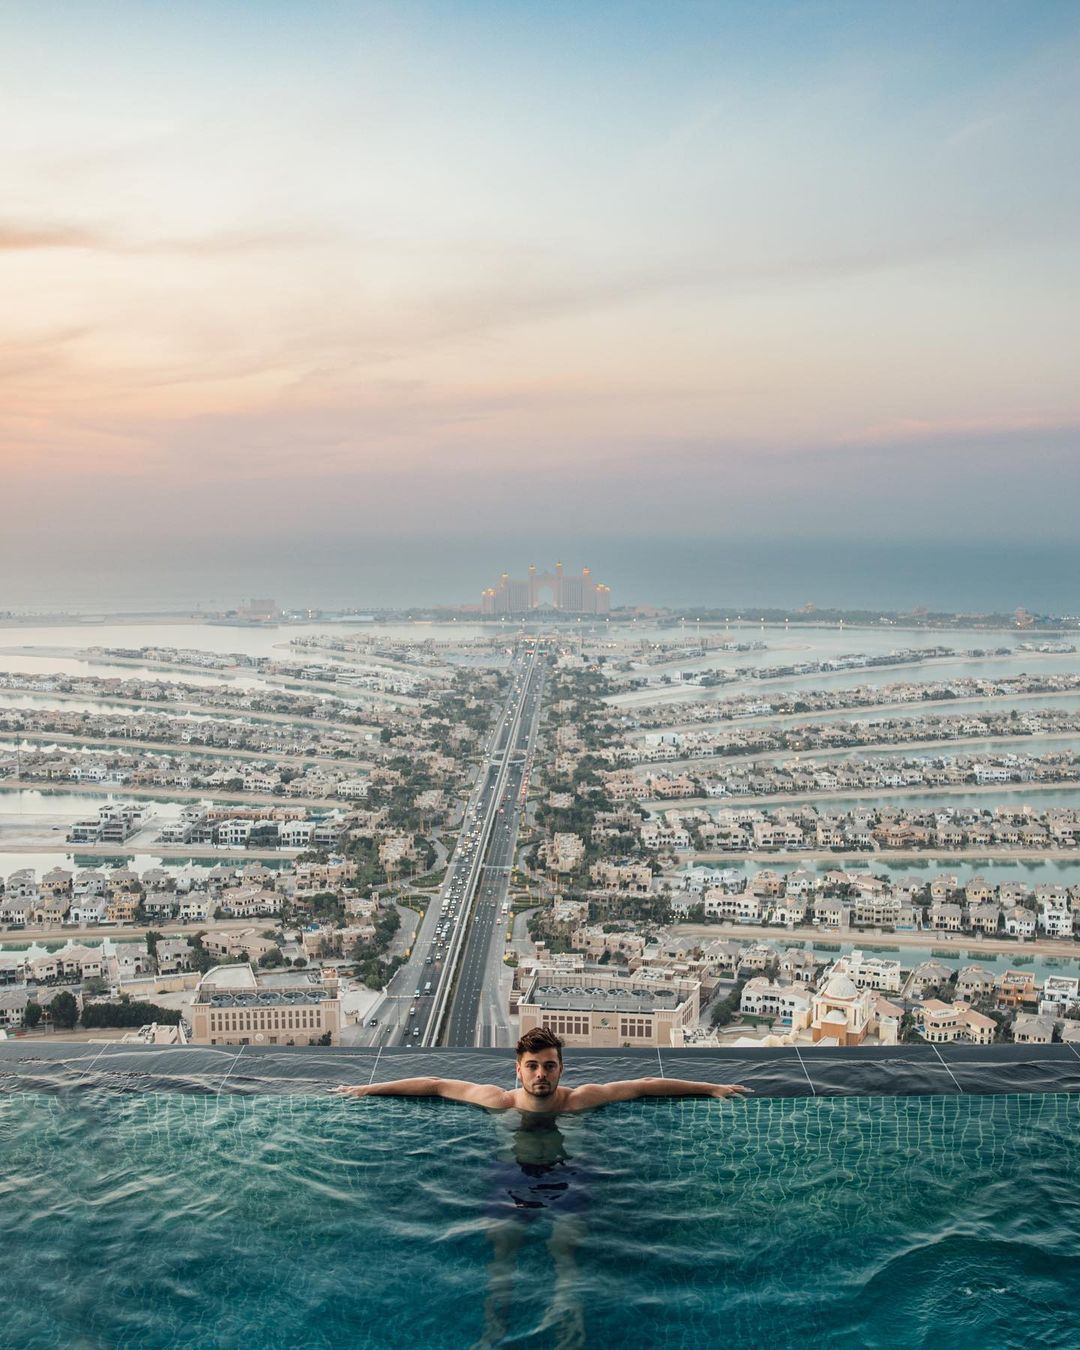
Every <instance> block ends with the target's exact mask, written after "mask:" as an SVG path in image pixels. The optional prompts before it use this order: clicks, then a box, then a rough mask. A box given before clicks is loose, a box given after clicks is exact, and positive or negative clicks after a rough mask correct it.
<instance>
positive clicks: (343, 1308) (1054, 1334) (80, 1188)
mask: <svg viewBox="0 0 1080 1350" xmlns="http://www.w3.org/2000/svg"><path fill="white" fill-rule="evenodd" d="M521 1125H522V1121H521V1118H520V1117H517V1116H516V1114H514V1113H508V1114H507V1115H505V1116H498V1117H496V1116H492V1115H488V1114H486V1113H484V1112H481V1111H478V1110H476V1109H475V1108H470V1107H466V1106H461V1105H456V1104H450V1103H445V1102H436V1101H426V1100H425V1101H403V1100H395V1099H370V1100H368V1101H365V1102H361V1103H355V1102H354V1103H346V1102H343V1101H341V1100H338V1099H335V1098H330V1097H325V1098H313V1097H310V1096H304V1097H299V1096H298V1097H270V1096H234V1097H221V1098H218V1097H213V1096H185V1095H181V1094H167V1093H155V1092H152V1091H147V1092H131V1093H115V1094H101V1093H99V1092H96V1091H95V1092H89V1093H83V1094H81V1095H79V1094H74V1093H69V1094H66V1095H60V1096H46V1095H39V1094H13V1095H10V1096H6V1097H4V1098H0V1160H2V1161H0V1198H2V1203H3V1212H4V1219H5V1223H4V1258H3V1278H2V1279H0V1327H2V1328H3V1331H2V1333H0V1338H2V1341H3V1344H4V1346H5V1347H6V1350H46V1348H47V1350H52V1348H53V1347H55V1346H57V1345H64V1346H78V1347H80V1350H106V1348H108V1350H121V1348H123V1350H136V1348H137V1350H174V1348H175V1347H195V1346H198V1347H202V1348H204V1350H218V1348H220V1350H225V1347H244V1348H245V1350H263V1347H275V1348H276V1347H291V1348H295V1347H309V1346H310V1347H331V1346H334V1347H340V1346H349V1347H355V1348H356V1350H361V1348H364V1347H402V1350H406V1348H407V1350H418V1348H419V1347H423V1348H424V1350H429V1348H430V1350H440V1348H441V1347H447V1348H448V1350H449V1348H450V1347H454V1350H457V1348H458V1347H462V1346H474V1345H485V1344H486V1345H496V1344H498V1345H504V1346H520V1347H525V1346H530V1347H532V1346H535V1347H540V1346H564V1347H569V1346H583V1345H584V1346H596V1347H607V1346H611V1345H618V1344H621V1343H622V1344H627V1345H642V1346H664V1347H671V1350H682V1347H686V1350H690V1348H691V1347H694V1350H697V1347H699V1346H701V1345H723V1346H725V1347H744V1346H745V1347H750V1346H753V1347H760V1346H762V1345H768V1346H770V1347H776V1350H783V1348H784V1347H795V1346H803V1345H814V1346H819V1347H832V1346H852V1345H856V1346H860V1347H869V1348H870V1350H874V1348H876V1347H882V1350H884V1347H890V1350H892V1348H893V1347H915V1346H928V1347H929V1346H932V1347H935V1350H985V1347H987V1346H994V1347H1074V1346H1076V1345H1077V1344H1080V1260H1078V1258H1080V1098H1077V1097H1075V1096H1068V1095H1043V1096H1023V1097H1014V1096H1000V1097H978V1096H962V1097H896V1098H856V1097H849V1098H829V1099H806V1098H803V1099H780V1100H766V1099H761V1100H750V1101H747V1102H730V1101H693V1102H691V1101H673V1100H659V1101H650V1102H635V1103H626V1104H623V1105H621V1106H617V1107H611V1108H608V1109H607V1110H605V1111H602V1112H597V1113H595V1114H593V1115H591V1116H587V1117H576V1118H575V1117H569V1118H568V1117H563V1118H561V1119H560V1120H559V1121H558V1122H557V1128H556V1129H554V1130H552V1129H550V1128H546V1129H542V1130H537V1129H522V1128H521ZM515 1197H516V1200H515Z"/></svg>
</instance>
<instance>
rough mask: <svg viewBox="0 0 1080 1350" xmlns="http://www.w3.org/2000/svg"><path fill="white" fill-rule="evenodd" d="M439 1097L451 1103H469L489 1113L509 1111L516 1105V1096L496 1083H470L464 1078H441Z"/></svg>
mask: <svg viewBox="0 0 1080 1350" xmlns="http://www.w3.org/2000/svg"><path fill="white" fill-rule="evenodd" d="M439 1096H440V1097H443V1098H445V1099H446V1100H447V1101H451V1102H468V1103H469V1104H470V1105H471V1106H484V1107H486V1108H487V1109H488V1110H489V1111H508V1110H509V1109H510V1107H512V1106H513V1105H514V1094H513V1093H512V1092H507V1090H506V1089H505V1088H501V1087H498V1086H497V1085H496V1084H495V1083H469V1082H466V1081H465V1080H464V1079H462V1078H441V1079H440V1080H439Z"/></svg>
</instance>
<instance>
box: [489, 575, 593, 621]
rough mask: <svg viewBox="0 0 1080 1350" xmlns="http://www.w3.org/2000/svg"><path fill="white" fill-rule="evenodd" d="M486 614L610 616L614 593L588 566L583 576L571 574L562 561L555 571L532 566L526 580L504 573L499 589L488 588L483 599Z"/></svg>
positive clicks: (496, 587)
mask: <svg viewBox="0 0 1080 1350" xmlns="http://www.w3.org/2000/svg"><path fill="white" fill-rule="evenodd" d="M480 609H481V613H483V614H493V615H495V614H532V613H534V612H538V611H539V612H542V613H551V612H557V613H561V614H607V613H609V611H610V609H611V590H610V588H609V587H607V586H605V585H604V583H603V582H602V581H594V580H593V577H592V573H591V572H590V570H589V569H588V568H587V567H583V568H582V569H581V575H580V576H571V575H568V574H567V573H566V572H564V570H563V565H562V563H561V562H558V563H556V564H555V571H554V572H538V571H537V569H536V566H535V564H532V565H530V567H529V575H528V577H527V578H525V580H523V581H518V580H515V579H514V578H512V577H511V576H510V574H509V572H504V573H503V574H502V576H501V577H500V578H499V583H498V585H497V586H489V587H488V588H487V590H485V591H483V592H482V593H481V596H480Z"/></svg>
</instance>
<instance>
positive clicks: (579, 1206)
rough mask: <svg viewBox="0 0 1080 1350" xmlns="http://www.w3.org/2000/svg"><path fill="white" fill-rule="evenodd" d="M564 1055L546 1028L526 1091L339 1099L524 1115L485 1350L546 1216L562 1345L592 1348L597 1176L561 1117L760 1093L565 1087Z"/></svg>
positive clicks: (495, 1183) (487, 1087) (500, 1207)
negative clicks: (589, 1242)
mask: <svg viewBox="0 0 1080 1350" xmlns="http://www.w3.org/2000/svg"><path fill="white" fill-rule="evenodd" d="M562 1049H563V1043H562V1041H561V1040H560V1039H559V1037H558V1036H556V1035H555V1034H554V1032H551V1031H548V1030H547V1029H546V1028H543V1027H538V1028H536V1029H535V1030H533V1031H529V1032H526V1034H525V1035H524V1036H522V1038H521V1040H520V1041H518V1043H517V1081H518V1086H517V1087H516V1088H514V1089H513V1090H512V1091H507V1090H506V1089H505V1088H501V1087H496V1086H495V1085H494V1084H482V1083H470V1082H467V1081H465V1080H463V1079H457V1078H399V1079H397V1080H395V1081H394V1082H391V1083H372V1084H369V1085H368V1086H366V1087H344V1086H342V1087H339V1088H337V1089H335V1091H336V1092H338V1093H339V1094H340V1095H341V1096H343V1097H444V1098H446V1099H447V1100H448V1101H453V1102H468V1103H469V1104H470V1105H473V1106H482V1107H485V1108H486V1109H487V1110H489V1111H495V1112H513V1111H515V1110H516V1111H517V1112H518V1116H517V1117H516V1119H517V1120H518V1125H517V1127H516V1128H514V1129H513V1132H512V1136H511V1138H510V1141H509V1142H510V1146H511V1147H510V1151H511V1152H512V1154H513V1157H512V1158H507V1157H504V1159H503V1160H502V1161H499V1162H497V1163H496V1164H495V1165H494V1171H493V1174H492V1176H491V1179H490V1190H491V1196H490V1199H489V1201H488V1204H487V1205H486V1207H485V1213H486V1215H487V1217H488V1218H489V1219H490V1220H491V1221H492V1222H491V1226H490V1228H489V1230H488V1236H489V1238H490V1240H491V1244H492V1249H493V1260H492V1264H491V1267H490V1272H489V1276H490V1278H489V1286H488V1295H487V1299H486V1301H485V1306H484V1312H485V1329H484V1335H483V1337H482V1338H481V1340H480V1342H479V1346H480V1347H491V1346H495V1345H497V1344H501V1343H502V1339H503V1337H504V1335H505V1334H506V1326H507V1315H508V1312H509V1310H510V1309H511V1308H512V1306H513V1304H514V1298H515V1285H514V1257H515V1253H516V1252H517V1250H518V1248H519V1247H520V1245H521V1243H522V1241H523V1240H524V1237H525V1232H526V1228H527V1227H528V1226H531V1224H532V1223H533V1222H534V1221H536V1220H538V1219H540V1218H541V1217H542V1216H543V1215H545V1214H546V1215H547V1216H549V1217H550V1219H551V1221H552V1222H551V1230H550V1237H549V1238H548V1243H547V1245H548V1249H549V1250H550V1252H551V1254H552V1257H553V1258H554V1262H555V1281H554V1284H553V1285H552V1286H551V1291H550V1293H551V1302H550V1309H549V1316H550V1318H551V1322H550V1323H549V1325H552V1326H554V1327H556V1328H557V1338H556V1341H555V1344H556V1346H557V1347H559V1350H576V1347H580V1346H583V1345H584V1314H583V1310H582V1307H581V1302H580V1298H579V1297H578V1273H577V1267H576V1263H575V1259H574V1253H575V1251H576V1249H577V1247H578V1245H579V1244H580V1243H581V1241H582V1239H583V1238H584V1236H585V1227H584V1215H585V1214H586V1212H587V1211H588V1208H589V1197H588V1189H589V1187H588V1181H589V1175H590V1172H591V1171H592V1169H591V1168H590V1167H589V1166H588V1164H587V1163H586V1164H584V1165H583V1163H582V1161H581V1159H580V1158H574V1157H572V1156H571V1155H570V1153H568V1151H567V1148H566V1138H565V1136H564V1135H563V1133H562V1131H561V1130H560V1129H559V1127H558V1125H557V1124H556V1118H557V1117H558V1116H559V1115H567V1114H569V1115H573V1114H576V1113H580V1112H584V1111H591V1110H593V1109H595V1108H596V1107H598V1106H606V1105H607V1104H608V1103H609V1102H629V1101H634V1100H636V1099H637V1098H639V1097H742V1096H745V1095H746V1094H748V1093H749V1091H750V1089H749V1088H744V1087H741V1086H739V1085H738V1084H735V1083H700V1082H693V1081H690V1080H687V1079H681V1078H632V1079H627V1080H624V1081H623V1082H618V1083H586V1084H583V1085H582V1086H581V1087H576V1088H566V1087H560V1086H559V1080H560V1078H561V1077H562V1071H563V1059H562ZM510 1119H511V1120H513V1119H514V1117H512V1116H511V1117H510ZM568 1128H569V1127H568Z"/></svg>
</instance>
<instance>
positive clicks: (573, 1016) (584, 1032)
mask: <svg viewBox="0 0 1080 1350" xmlns="http://www.w3.org/2000/svg"><path fill="white" fill-rule="evenodd" d="M700 996H701V985H700V983H699V981H697V980H693V979H680V978H678V977H677V976H671V977H670V978H669V977H668V972H666V971H657V970H649V971H648V972H645V971H637V972H635V973H634V974H630V973H626V974H610V973H608V972H603V973H601V972H600V971H595V970H585V971H565V970H556V969H554V968H553V967H550V966H541V967H538V968H537V970H536V971H535V973H534V975H533V978H532V981H531V982H530V984H529V988H528V990H527V991H526V992H525V993H524V994H523V995H522V997H521V1000H520V1002H519V1004H518V1017H519V1019H520V1034H521V1035H524V1034H525V1033H526V1032H527V1031H532V1030H533V1028H534V1027H547V1028H548V1029H549V1030H551V1031H554V1032H555V1034H556V1035H557V1036H561V1037H562V1039H563V1040H564V1041H565V1042H566V1044H567V1045H577V1046H590V1047H593V1048H602V1047H605V1046H607V1047H618V1046H638V1045H649V1046H671V1045H681V1044H682V1043H683V1035H684V1033H685V1031H686V1030H688V1029H689V1028H692V1027H695V1026H696V1025H697V1019H698V1012H699V1008H700Z"/></svg>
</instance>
